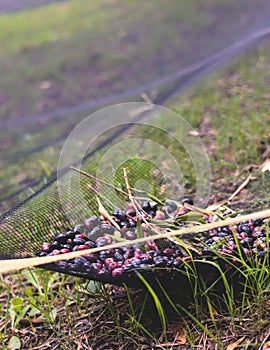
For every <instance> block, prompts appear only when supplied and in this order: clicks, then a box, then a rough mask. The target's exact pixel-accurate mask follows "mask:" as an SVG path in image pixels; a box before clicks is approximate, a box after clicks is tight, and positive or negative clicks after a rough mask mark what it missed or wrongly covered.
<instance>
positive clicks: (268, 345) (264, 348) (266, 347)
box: [262, 341, 270, 350]
mask: <svg viewBox="0 0 270 350" xmlns="http://www.w3.org/2000/svg"><path fill="white" fill-rule="evenodd" d="M269 349H270V341H268V342H266V343H265V344H264V345H263V348H262V350H269Z"/></svg>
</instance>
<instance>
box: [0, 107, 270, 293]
mask: <svg viewBox="0 0 270 350" xmlns="http://www.w3.org/2000/svg"><path fill="white" fill-rule="evenodd" d="M125 108H126V107H125ZM164 113H165V112H164ZM159 117H160V116H159ZM167 117H168V116H167ZM148 120H149V119H148ZM152 121H153V120H152ZM121 128H123V126H121ZM126 128H127V127H126ZM116 129H119V127H117V128H116ZM152 129H153V126H151V128H150V129H149V127H147V125H146V124H136V125H135V124H130V125H128V130H127V131H126V133H124V134H123V135H122V136H121V138H117V139H114V141H113V142H112V143H110V145H109V146H108V147H107V148H104V149H103V150H100V152H99V153H98V154H96V155H93V154H92V153H91V152H90V153H89V154H88V155H87V156H85V157H84V158H83V160H82V163H81V164H76V163H75V164H73V165H74V166H73V168H72V169H70V168H67V169H64V170H63V169H62V170H61V171H60V172H59V174H58V179H55V180H53V181H52V182H51V183H49V184H48V185H46V186H44V187H43V188H42V189H40V190H39V191H38V192H37V193H35V194H34V195H33V196H31V197H30V198H28V199H27V200H26V201H24V202H22V203H20V204H19V205H18V206H17V207H15V208H14V209H12V210H11V211H10V212H8V213H6V214H5V215H4V216H2V217H1V222H0V241H1V245H0V258H1V259H14V258H28V257H37V256H54V255H60V254H62V255H63V257H64V254H65V253H69V252H74V251H80V250H86V249H89V248H101V250H100V251H99V252H96V253H88V254H84V255H82V256H80V257H77V258H74V259H69V260H61V261H58V262H56V263H50V264H45V265H41V267H43V268H46V269H49V270H53V271H58V272H61V273H65V274H70V275H75V276H79V277H83V278H86V279H91V280H96V281H101V282H104V283H112V284H116V285H122V284H123V283H125V284H127V285H128V286H132V287H142V286H143V282H142V279H144V277H145V276H146V277H147V281H148V282H150V283H151V285H152V286H153V285H156V284H159V283H160V281H161V282H162V284H163V285H164V286H166V287H167V288H169V289H170V290H174V289H175V288H176V286H179V287H181V289H182V290H185V291H187V290H188V286H189V287H190V280H191V279H192V278H195V279H196V276H200V278H201V280H202V281H204V283H206V284H207V285H211V284H213V283H214V282H216V281H217V280H219V283H220V284H221V285H222V281H220V271H223V272H225V273H226V274H227V277H228V279H229V280H231V281H232V283H234V281H235V280H237V281H238V282H239V278H240V276H241V274H240V275H239V272H237V269H239V264H241V261H242V262H243V261H245V262H249V263H251V264H252V263H256V261H257V262H258V261H259V260H260V261H262V262H261V263H262V264H264V265H265V263H267V264H268V254H269V246H268V245H269V244H268V243H267V242H268V229H267V220H263V219H259V220H253V221H249V222H246V223H242V224H238V225H235V226H234V227H228V226H226V227H220V228H217V229H214V230H209V231H206V232H200V233H198V234H196V235H185V236H183V237H181V240H179V238H177V237H170V238H162V239H157V240H155V241H153V240H151V235H155V234H159V233H165V232H168V231H172V230H179V229H181V228H185V227H192V226H194V225H199V224H202V223H211V222H213V221H215V220H220V217H222V218H223V219H224V218H228V217H230V216H232V217H233V216H235V215H236V213H235V212H234V211H231V210H230V209H229V208H226V207H225V208H223V209H221V210H220V211H219V214H218V215H219V216H216V215H215V214H213V213H212V214H208V213H207V212H204V211H200V210H198V208H197V207H194V206H193V205H194V201H193V200H192V199H190V198H188V199H185V200H183V201H182V199H183V198H181V197H180V196H179V194H181V193H183V189H182V188H181V181H179V177H178V176H179V174H178V173H177V172H176V173H171V172H170V171H169V173H170V174H171V175H172V176H171V177H169V178H168V176H167V175H168V171H167V170H166V169H167V168H169V170H171V166H173V165H174V164H170V160H167V162H163V168H162V165H161V163H162V162H160V161H154V160H153V154H154V153H151V154H152V155H151V160H149V159H147V158H146V157H145V147H146V146H145V144H144V143H145V141H146V135H147V138H148V139H149V138H150V139H151V135H150V131H151V130H152ZM165 129H166V128H165V127H164V129H163V130H160V134H158V135H156V134H155V136H152V140H151V141H152V142H154V140H155V138H158V140H159V145H160V143H162V144H163V146H164V147H165V146H166V145H167V146H168V145H171V144H172V142H176V141H175V140H174V141H173V140H171V135H169V134H167V133H166V132H165ZM113 132H115V130H113ZM109 133H112V130H109ZM107 136H108V135H107ZM107 136H106V137H107ZM135 136H136V137H135ZM139 136H140V137H139ZM161 136H163V137H161ZM103 137H104V135H102V136H101V140H102V139H103ZM161 139H162V140H163V142H161V141H160V140H161ZM126 140H128V141H129V142H131V141H132V146H133V151H134V152H133V158H130V154H129V156H128V157H127V158H128V159H127V160H125V158H122V157H120V161H117V154H115V158H114V159H113V160H112V154H114V153H113V152H114V147H116V148H117V152H118V155H119V154H121V152H122V155H123V154H124V152H125V147H126V143H125V142H126ZM96 142H97V143H98V142H99V141H96ZM142 142H143V143H142ZM122 143H123V145H122V148H121V146H119V145H121V144H122ZM180 146H181V145H179V150H178V152H179V153H178V154H177V152H176V153H175V154H174V156H175V157H176V159H178V160H179V161H180V160H181V157H182V153H181V152H183V150H182V151H181V149H180V148H181V147H180ZM193 146H194V145H193ZM154 147H156V144H155V143H154ZM142 154H144V157H142ZM158 158H159V157H158V154H157V159H158ZM108 159H111V161H108ZM123 159H124V160H123ZM161 159H163V161H164V155H162V157H161ZM157 164H158V165H159V166H157ZM112 167H114V171H113V172H112V171H111V168H112ZM125 174H126V177H125ZM190 176H194V174H193V175H192V174H191V175H190ZM204 176H205V174H204ZM127 180H128V183H127V182H126V181H127ZM74 184H77V186H76V185H74ZM128 190H130V193H132V196H131V197H130V194H129V191H128ZM168 193H170V194H171V196H169V197H170V198H168ZM63 195H64V197H63ZM171 198H172V199H171ZM133 200H134V202H133ZM100 203H101V205H102V208H103V209H102V210H101V209H100ZM104 208H105V213H104ZM196 209H197V210H196ZM141 237H149V240H147V241H146V242H143V243H141V244H140V243H139V244H138V243H134V244H132V240H135V239H136V238H141ZM125 241H126V242H128V243H129V244H128V245H125ZM116 242H118V243H120V242H121V244H122V246H121V247H117V248H112V249H110V248H107V247H105V248H104V250H103V249H102V247H103V246H107V245H110V244H112V243H116ZM239 242H240V243H239ZM208 261H210V262H211V263H210V264H207V262H208ZM212 263H214V265H213V264H212ZM234 265H235V266H237V268H236V269H235V268H233V266H234ZM220 269H221V270H220ZM236 275H237V278H236V277H235V276H236ZM217 286H219V285H218V284H215V288H217ZM219 287H220V288H221V286H219Z"/></svg>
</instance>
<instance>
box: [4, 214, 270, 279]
mask: <svg viewBox="0 0 270 350" xmlns="http://www.w3.org/2000/svg"><path fill="white" fill-rule="evenodd" d="M268 217H270V209H267V210H263V211H259V212H255V213H251V214H247V215H242V216H239V217H235V218H229V219H226V220H223V221H220V222H212V223H210V224H204V225H198V226H194V227H190V228H186V229H180V230H175V231H170V232H166V233H161V234H157V235H153V236H151V237H143V238H139V239H135V240H132V241H126V242H118V243H114V244H109V245H107V246H103V247H97V248H92V249H86V250H81V251H76V252H71V253H66V254H60V255H53V256H45V257H36V258H23V259H10V260H2V261H0V273H7V272H12V271H16V270H21V269H25V268H31V267H34V266H39V265H43V264H49V263H54V262H57V261H61V260H69V259H74V258H77V257H79V256H82V255H85V254H89V253H96V252H100V251H102V250H107V249H112V248H120V247H123V246H128V245H133V244H137V243H143V242H147V241H149V240H156V239H161V238H168V237H173V236H180V235H187V234H195V233H199V232H204V231H208V230H212V229H215V228H219V227H224V226H233V225H237V224H239V223H241V222H245V221H250V220H254V219H260V218H268Z"/></svg>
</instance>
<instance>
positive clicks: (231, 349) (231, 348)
mask: <svg viewBox="0 0 270 350" xmlns="http://www.w3.org/2000/svg"><path fill="white" fill-rule="evenodd" d="M244 339H245V337H242V338H240V339H238V340H236V341H235V342H234V343H232V344H230V345H228V346H227V348H226V350H234V349H235V348H236V347H237V346H238V345H239V344H240V343H241V342H242V341H243V340H244Z"/></svg>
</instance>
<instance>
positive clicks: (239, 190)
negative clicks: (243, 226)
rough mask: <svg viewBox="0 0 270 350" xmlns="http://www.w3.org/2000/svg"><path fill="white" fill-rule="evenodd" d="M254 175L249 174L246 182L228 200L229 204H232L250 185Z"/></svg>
mask: <svg viewBox="0 0 270 350" xmlns="http://www.w3.org/2000/svg"><path fill="white" fill-rule="evenodd" d="M251 177H252V175H251V174H249V175H248V177H247V178H246V180H245V181H244V182H243V183H242V184H241V185H240V186H239V187H238V188H237V190H236V191H234V192H233V194H232V195H231V196H230V197H229V198H228V202H231V201H232V200H233V199H234V198H235V197H236V196H237V195H238V194H239V193H240V192H241V191H242V189H243V188H244V187H246V185H247V184H248V183H249V181H250V179H251Z"/></svg>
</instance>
